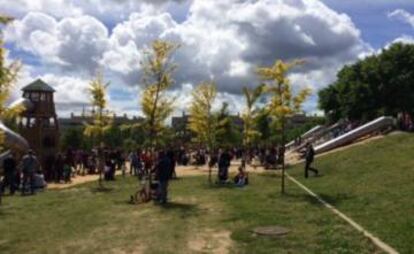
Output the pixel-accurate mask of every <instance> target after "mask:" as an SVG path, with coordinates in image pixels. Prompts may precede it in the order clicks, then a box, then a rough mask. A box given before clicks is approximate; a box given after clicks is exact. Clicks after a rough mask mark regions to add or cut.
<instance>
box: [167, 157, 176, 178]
mask: <svg viewBox="0 0 414 254" xmlns="http://www.w3.org/2000/svg"><path fill="white" fill-rule="evenodd" d="M167 156H168V159H170V165H171V170H170V171H171V175H170V179H176V178H177V173H176V172H175V165H176V163H177V162H176V159H175V153H174V151H173V150H169V151H168V153H167Z"/></svg>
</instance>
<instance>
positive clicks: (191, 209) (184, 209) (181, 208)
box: [158, 202, 200, 218]
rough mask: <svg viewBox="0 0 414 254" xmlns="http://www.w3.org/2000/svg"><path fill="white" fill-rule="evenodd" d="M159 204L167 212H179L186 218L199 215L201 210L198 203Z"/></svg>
mask: <svg viewBox="0 0 414 254" xmlns="http://www.w3.org/2000/svg"><path fill="white" fill-rule="evenodd" d="M158 206H159V207H160V208H161V209H163V210H164V211H166V212H174V213H178V214H179V215H180V216H181V217H183V218H186V217H188V216H197V215H198V214H199V211H200V209H199V208H198V205H196V204H185V203H178V202H169V203H166V204H160V205H158Z"/></svg>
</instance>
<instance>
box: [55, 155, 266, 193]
mask: <svg viewBox="0 0 414 254" xmlns="http://www.w3.org/2000/svg"><path fill="white" fill-rule="evenodd" d="M239 166H240V161H236V162H233V163H232V165H231V166H230V169H229V173H230V174H236V173H237V169H238V167H239ZM176 171H177V176H178V177H189V176H200V175H205V176H206V177H207V176H208V167H207V166H200V167H196V166H177V167H176ZM263 171H264V170H263V169H262V167H257V168H256V169H255V168H253V167H248V172H254V173H259V172H263ZM121 173H122V172H121V171H117V172H116V175H117V176H120V175H121ZM216 175H217V168H214V169H213V170H212V176H213V179H215V178H216ZM98 179H99V176H98V175H86V176H76V177H73V178H72V182H71V183H50V184H48V186H47V188H48V189H52V190H53V189H65V188H70V187H73V186H76V185H79V184H83V183H88V182H93V181H97V180H98Z"/></svg>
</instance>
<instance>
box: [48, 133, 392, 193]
mask: <svg viewBox="0 0 414 254" xmlns="http://www.w3.org/2000/svg"><path fill="white" fill-rule="evenodd" d="M383 137H384V136H383V135H379V136H373V137H369V138H365V139H363V140H359V141H358V142H355V143H352V144H350V145H347V146H343V147H339V148H336V149H334V150H331V151H329V152H326V153H323V154H318V155H316V158H318V157H322V156H325V155H327V154H331V153H336V152H339V151H343V150H346V149H349V148H351V147H354V146H359V145H363V144H366V143H369V142H372V141H374V140H377V139H381V138H383ZM301 162H303V160H301V159H299V158H298V156H297V155H289V154H287V155H286V163H287V164H289V165H295V164H299V163H301ZM239 166H240V161H235V162H232V164H231V167H230V170H229V173H230V175H234V174H236V173H237V169H238V168H239ZM128 168H129V167H128ZM247 171H248V172H254V173H261V172H264V171H265V170H264V169H263V167H261V166H257V167H253V166H248V167H247ZM176 172H177V176H178V177H188V176H198V175H205V176H206V177H207V176H208V167H207V166H201V167H196V166H177V167H176ZM116 174H117V175H118V177H119V176H120V175H121V171H117V173H116ZM216 176H217V168H213V170H212V178H213V179H216ZM98 178H99V176H98V175H86V176H76V177H75V178H72V182H71V183H68V184H56V183H50V184H48V189H64V188H69V187H72V186H75V185H78V184H82V183H87V182H92V181H97V180H98Z"/></svg>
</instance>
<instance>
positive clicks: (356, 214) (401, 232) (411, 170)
mask: <svg viewBox="0 0 414 254" xmlns="http://www.w3.org/2000/svg"><path fill="white" fill-rule="evenodd" d="M314 166H315V167H316V168H318V169H319V170H320V171H321V173H322V174H323V176H322V177H316V178H309V179H304V177H303V165H300V166H296V167H294V168H293V169H291V170H290V173H291V175H293V176H294V177H296V178H297V179H298V180H299V181H301V182H302V183H304V184H305V185H306V186H308V187H310V188H311V189H312V190H313V191H314V192H315V193H317V194H319V195H320V196H322V197H323V198H324V199H325V200H326V201H329V202H330V203H331V204H333V205H335V206H336V207H337V208H339V210H341V211H342V212H344V213H345V214H347V215H349V216H350V217H352V218H353V219H354V220H355V221H356V222H358V223H359V224H361V225H362V226H363V227H365V228H366V229H368V230H369V231H371V232H372V233H373V234H374V235H376V236H378V237H379V238H380V239H381V240H383V241H384V242H386V243H388V244H390V245H391V246H392V247H394V248H395V249H397V250H398V251H399V252H401V253H414V135H412V134H411V135H410V134H396V135H390V136H387V137H385V138H384V139H380V140H375V141H372V142H370V143H367V144H364V145H361V146H356V147H353V148H350V149H349V150H345V151H342V152H339V153H334V154H330V155H326V156H324V157H322V158H320V159H316V162H315V165H314ZM290 184H292V183H290Z"/></svg>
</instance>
